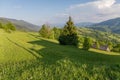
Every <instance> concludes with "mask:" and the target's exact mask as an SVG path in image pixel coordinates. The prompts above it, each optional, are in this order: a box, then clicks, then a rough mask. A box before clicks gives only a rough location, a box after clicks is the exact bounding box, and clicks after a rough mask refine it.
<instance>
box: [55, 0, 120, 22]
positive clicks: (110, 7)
mask: <svg viewBox="0 0 120 80" xmlns="http://www.w3.org/2000/svg"><path fill="white" fill-rule="evenodd" d="M69 15H71V16H72V17H73V18H74V21H75V22H76V23H79V22H100V21H103V20H107V19H111V18H115V17H120V3H117V1H116V0H95V1H93V2H87V3H82V4H75V5H71V6H70V7H68V8H67V9H66V11H64V12H63V13H62V14H61V13H59V14H57V16H55V17H58V16H62V19H63V20H65V19H64V18H66V17H68V16H69ZM61 21H62V20H61Z"/></svg>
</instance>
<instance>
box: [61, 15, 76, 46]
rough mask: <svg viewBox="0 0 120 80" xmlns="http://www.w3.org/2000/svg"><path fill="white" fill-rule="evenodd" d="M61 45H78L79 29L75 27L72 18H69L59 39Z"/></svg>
mask: <svg viewBox="0 0 120 80" xmlns="http://www.w3.org/2000/svg"><path fill="white" fill-rule="evenodd" d="M59 43H60V44H61V45H74V46H77V45H78V35H77V28H76V27H75V25H74V22H73V21H72V18H71V17H69V20H68V22H67V23H66V25H65V26H64V28H63V30H62V33H61V35H60V37H59Z"/></svg>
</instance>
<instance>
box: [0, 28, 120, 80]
mask: <svg viewBox="0 0 120 80" xmlns="http://www.w3.org/2000/svg"><path fill="white" fill-rule="evenodd" d="M98 79H99V80H117V79H118V80H119V79H120V55H119V54H118V53H108V52H105V51H100V50H95V49H91V50H90V51H83V50H81V49H79V48H76V47H73V46H61V45H59V44H58V42H57V41H54V40H47V39H43V38H40V37H39V35H38V34H37V33H24V32H13V33H11V34H8V33H5V32H4V31H2V30H0V80H98Z"/></svg>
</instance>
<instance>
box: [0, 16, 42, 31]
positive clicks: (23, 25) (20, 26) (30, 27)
mask: <svg viewBox="0 0 120 80" xmlns="http://www.w3.org/2000/svg"><path fill="white" fill-rule="evenodd" d="M0 22H2V23H4V24H6V23H8V22H12V23H13V24H14V25H15V26H16V28H17V30H20V31H38V30H39V29H40V27H39V26H37V25H34V24H32V23H29V22H26V21H24V20H17V19H10V18H2V17H0Z"/></svg>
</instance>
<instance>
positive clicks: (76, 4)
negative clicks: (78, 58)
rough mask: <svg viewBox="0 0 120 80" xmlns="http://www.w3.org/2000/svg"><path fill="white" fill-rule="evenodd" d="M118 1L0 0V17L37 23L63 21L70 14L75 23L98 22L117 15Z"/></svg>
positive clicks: (119, 7)
mask: <svg viewBox="0 0 120 80" xmlns="http://www.w3.org/2000/svg"><path fill="white" fill-rule="evenodd" d="M119 2H120V1H119V0H0V17H6V18H14V19H19V20H21V19H22V20H26V21H28V22H31V23H34V24H37V25H41V24H44V23H50V24H58V23H64V22H65V21H66V20H67V18H68V16H72V17H73V20H74V21H75V22H76V23H79V22H99V21H102V20H106V19H109V18H114V17H119V16H120V15H119V13H120V11H119V9H120V3H119ZM106 10H107V11H108V12H106ZM105 16H106V17H105ZM103 17H104V18H103ZM91 19H92V20H91Z"/></svg>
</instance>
